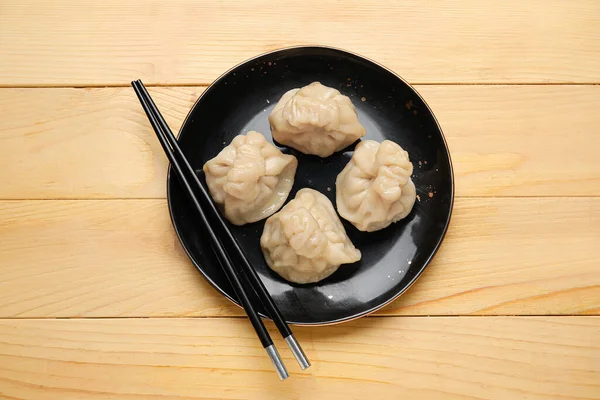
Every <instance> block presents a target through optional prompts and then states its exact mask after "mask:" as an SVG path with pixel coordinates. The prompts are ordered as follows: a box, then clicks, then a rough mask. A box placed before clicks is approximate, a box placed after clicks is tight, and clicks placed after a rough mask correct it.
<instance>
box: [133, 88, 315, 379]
mask: <svg viewBox="0 0 600 400" xmlns="http://www.w3.org/2000/svg"><path fill="white" fill-rule="evenodd" d="M131 84H132V86H133V88H134V90H135V92H136V94H137V96H138V98H139V100H140V103H141V104H142V107H143V108H144V111H145V112H146V115H147V116H148V119H149V120H150V123H151V125H152V127H153V128H154V131H155V133H156V135H157V137H158V139H159V141H160V143H161V145H162V147H163V149H164V151H165V153H166V155H167V157H168V158H169V161H170V162H171V165H172V166H173V168H174V170H175V172H176V174H177V176H178V177H179V178H180V180H181V182H182V184H183V186H184V188H185V189H186V192H187V193H188V196H189V197H190V199H191V200H192V203H193V204H194V206H195V207H196V209H197V211H198V212H199V214H200V216H201V219H202V222H203V224H204V225H205V228H206V229H207V231H208V232H209V236H210V238H211V241H212V242H213V244H214V246H213V249H214V248H215V247H216V249H214V250H215V254H216V255H217V257H218V258H219V261H220V263H221V265H222V267H223V270H224V271H225V273H226V274H227V276H228V278H229V280H230V282H231V284H232V286H233V288H234V291H235V292H236V295H237V296H238V298H239V299H240V302H241V303H242V306H243V307H244V310H245V311H246V314H247V315H248V317H249V319H250V321H251V323H252V325H253V327H254V329H255V331H256V333H257V335H258V337H259V339H260V340H261V343H262V344H263V347H264V348H265V349H266V351H267V353H268V354H269V357H270V358H271V361H272V362H273V365H274V366H275V368H276V370H277V373H278V374H279V376H280V378H281V379H285V378H286V377H287V371H286V370H285V366H284V365H283V362H282V361H281V358H280V357H279V354H278V353H277V349H276V348H275V346H274V345H273V342H272V340H271V338H270V337H269V334H268V332H267V331H266V329H265V327H264V325H263V324H262V321H261V319H260V316H259V315H258V313H257V312H256V311H255V310H254V308H253V306H252V304H251V302H250V299H249V298H248V295H247V293H246V291H245V289H244V287H243V285H242V283H241V281H240V277H239V276H238V271H237V270H236V268H235V267H234V266H233V264H232V262H231V259H230V258H229V256H228V254H227V252H226V251H225V248H224V247H223V244H222V242H221V240H220V239H219V238H218V237H217V235H216V234H215V232H214V230H213V229H212V227H211V225H210V223H209V221H208V218H207V216H206V214H205V211H204V210H203V208H202V207H201V206H200V202H199V201H198V199H197V198H196V196H195V193H196V192H195V191H194V188H195V189H196V190H197V191H199V192H200V193H201V194H202V198H203V199H204V200H205V203H206V204H207V205H208V208H209V212H210V214H212V216H213V217H215V218H216V220H217V221H218V222H219V225H220V226H221V229H222V230H223V232H224V233H225V236H226V239H227V240H228V241H229V243H230V244H231V245H232V246H233V248H234V249H235V252H236V253H237V255H238V257H239V258H240V260H241V261H242V266H243V268H244V276H245V277H246V279H247V280H248V281H249V284H250V285H251V287H252V289H253V290H254V291H255V292H256V294H257V295H258V297H259V299H260V301H261V303H263V305H264V306H265V308H266V309H267V312H268V314H269V315H270V317H271V318H272V319H273V322H274V323H275V325H276V326H277V329H278V330H279V332H280V333H281V335H282V336H283V337H284V339H285V341H286V343H287V345H288V346H289V347H290V350H291V351H292V353H293V354H294V357H295V358H296V360H297V361H298V363H299V364H300V366H301V368H302V369H306V368H308V367H309V366H310V362H309V361H308V359H307V358H306V355H305V354H304V352H303V350H302V348H301V347H300V344H299V343H298V341H297V340H296V338H295V337H294V335H293V333H292V331H291V329H290V328H289V326H288V325H287V323H286V322H285V319H284V318H283V316H282V315H281V312H280V311H279V309H278V308H277V306H276V304H275V302H274V301H273V299H272V298H271V296H270V295H269V292H268V291H267V289H266V288H265V286H264V284H263V283H262V281H261V280H260V277H259V276H258V274H257V273H256V271H255V270H254V268H253V267H252V265H251V264H250V262H249V260H248V258H247V257H246V255H245V253H244V251H243V250H242V249H241V247H240V246H239V243H238V242H237V240H236V239H235V238H234V237H233V234H232V233H231V230H230V229H229V227H228V224H227V222H226V221H225V220H224V219H223V217H222V216H221V214H220V212H219V211H218V209H217V207H216V206H215V204H214V203H213V201H212V199H211V197H210V195H209V194H208V192H207V191H206V189H205V188H204V186H203V185H202V184H201V183H200V181H199V179H198V177H197V175H196V174H195V172H194V170H193V169H192V167H191V165H190V164H189V162H188V161H187V159H186V158H185V155H184V154H183V152H182V151H181V149H180V148H179V145H178V143H177V140H176V139H175V136H174V135H173V133H172V132H171V130H170V129H169V127H168V125H167V123H166V122H165V120H164V118H163V117H162V115H161V114H160V112H159V111H158V108H157V107H156V105H155V104H154V102H153V101H152V98H151V97H150V95H149V93H148V91H147V90H146V88H145V87H144V85H143V83H142V82H141V81H140V80H138V81H134V82H132V83H131ZM171 147H172V148H171ZM181 164H183V166H182V165H181Z"/></svg>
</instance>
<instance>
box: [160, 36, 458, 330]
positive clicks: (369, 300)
mask: <svg viewBox="0 0 600 400" xmlns="http://www.w3.org/2000/svg"><path fill="white" fill-rule="evenodd" d="M313 81H320V82H321V83H323V84H324V85H327V86H331V87H334V88H337V89H339V90H340V91H341V92H342V93H343V94H345V95H347V96H350V98H351V99H352V101H353V103H354V105H355V106H356V108H357V110H358V115H359V119H360V121H361V123H362V124H363V125H364V126H365V128H366V129H367V135H366V136H365V139H374V140H377V141H381V140H384V139H390V140H393V141H395V142H397V143H399V144H400V145H401V146H402V147H403V148H404V149H405V150H407V151H408V152H409V154H410V158H411V161H412V162H413V164H414V167H415V168H414V176H413V180H414V182H415V184H416V187H417V193H418V195H419V198H420V200H418V201H417V202H416V204H415V206H414V209H413V211H412V212H411V214H410V215H409V216H408V217H407V218H406V219H404V220H402V221H400V222H398V223H396V224H392V225H391V226H390V227H388V228H386V229H384V230H381V231H378V232H374V233H363V232H360V231H358V230H357V229H355V228H354V227H353V226H352V225H350V224H349V223H347V222H345V221H344V226H345V227H346V231H347V233H348V235H349V236H350V239H351V240H352V242H353V243H354V244H355V246H356V247H357V248H358V249H360V251H361V252H362V260H361V261H360V262H358V263H356V264H352V265H343V266H341V267H340V268H339V270H338V271H337V272H336V273H334V274H333V275H332V276H330V277H329V278H327V279H325V280H323V281H321V282H319V283H317V284H309V285H296V284H291V283H289V282H287V281H285V280H283V279H282V278H280V277H279V276H278V275H277V274H275V273H274V272H272V271H271V270H270V269H269V268H268V266H267V265H266V263H265V261H264V259H263V256H262V253H261V250H260V246H259V239H260V235H261V233H262V229H263V224H264V221H261V222H257V223H254V224H250V225H245V226H243V227H232V230H233V232H234V235H235V237H236V238H237V239H238V241H239V242H240V244H241V245H242V247H243V248H244V250H245V251H246V253H247V255H248V257H249V258H250V261H251V262H252V264H253V265H254V266H255V268H256V270H257V271H258V273H259V275H260V277H261V278H262V280H263V282H264V283H265V286H266V287H267V289H268V290H269V292H270V293H271V295H272V296H273V298H274V300H275V302H276V303H277V304H278V305H279V307H280V310H281V312H282V313H283V315H284V316H285V318H286V320H287V321H288V322H289V323H293V324H330V323H336V322H341V321H346V320H350V319H354V318H357V317H360V316H363V315H365V314H368V313H370V312H372V311H374V310H377V309H379V308H381V307H383V306H384V305H386V304H388V303H389V302H391V301H392V300H394V299H395V298H396V297H398V296H399V295H400V294H402V293H403V292H404V291H405V290H406V289H407V288H408V287H409V286H410V285H411V284H412V283H413V282H414V281H415V280H416V279H417V278H418V277H419V275H420V274H421V273H422V272H423V270H424V269H425V267H426V266H427V264H428V263H429V262H430V261H431V259H432V257H433V256H434V254H435V252H436V251H437V249H438V247H439V245H440V243H441V241H442V239H443V237H444V234H445V232H446V229H447V227H448V223H449V221H450V215H451V212H452V204H453V198H454V183H453V175H452V164H451V161H450V155H449V152H448V148H447V146H446V142H445V140H444V136H443V134H442V131H441V129H440V127H439V125H438V123H437V121H436V119H435V117H434V116H433V114H432V112H431V110H430V109H429V107H428V106H427V104H426V103H425V101H424V100H423V99H422V98H421V96H420V95H419V94H418V93H417V92H416V91H415V90H414V89H413V88H412V87H411V86H410V85H408V84H407V83H406V82H405V81H404V80H402V79H401V78H400V77H399V76H397V75H395V74H394V73H393V72H391V71H389V70H388V69H386V68H384V67H382V66H381V65H378V64H376V63H374V62H373V61H370V60H367V59H365V58H362V57H360V56H358V55H355V54H351V53H347V52H345V51H341V50H337V49H332V48H326V47H295V48H289V49H283V50H279V51H274V52H272V53H268V54H264V55H261V56H259V57H257V58H254V59H251V60H248V61H246V62H244V63H243V64H241V65H238V66H236V67H235V68H233V69H231V70H230V71H228V72H226V73H225V74H224V75H223V76H221V77H220V78H219V79H217V80H216V81H215V82H214V83H213V84H212V85H211V86H210V87H209V88H208V89H207V90H206V91H205V92H204V93H203V94H202V95H201V96H200V98H199V99H198V101H197V102H196V104H195V105H194V107H193V108H192V110H191V111H190V113H189V115H188V116H187V118H186V120H185V122H184V124H183V127H182V128H181V132H180V135H179V143H180V146H181V147H182V149H183V151H184V153H185V154H186V156H187V157H188V159H189V160H190V162H191V163H192V166H193V167H194V169H195V170H198V171H201V169H202V165H203V164H204V163H205V162H206V161H207V160H209V159H210V158H212V157H214V156H215V155H217V153H218V152H219V151H221V149H222V148H223V147H224V146H225V145H226V144H229V142H230V141H231V140H232V139H233V137H234V136H236V135H239V134H245V133H247V132H248V131H249V130H256V131H258V132H261V133H262V134H264V135H265V136H266V137H267V138H269V140H271V132H270V129H269V124H268V120H267V117H268V115H269V113H270V112H271V109H272V108H273V106H274V105H275V104H276V103H277V101H278V100H279V98H280V97H281V95H283V93H285V92H286V91H287V90H290V89H292V88H296V87H301V86H304V85H307V84H309V83H311V82H313ZM284 151H289V152H290V153H292V154H294V155H295V156H296V157H298V161H299V165H298V171H297V173H296V179H295V183H294V188H293V190H292V193H291V194H290V196H289V198H288V201H289V200H290V199H292V198H293V197H294V196H295V194H296V192H297V191H298V190H299V189H300V188H303V187H310V188H313V189H316V190H318V191H319V192H321V193H323V194H325V195H326V196H327V197H329V199H330V200H331V201H332V202H333V204H334V206H335V178H336V176H337V174H338V173H339V172H340V171H341V170H342V169H343V168H344V166H345V165H346V163H347V162H348V161H349V160H350V157H351V156H352V151H351V149H348V151H344V152H340V153H336V154H334V155H332V156H331V157H328V158H326V159H321V158H318V157H315V156H307V155H304V154H302V153H299V152H297V151H294V150H288V149H285V150H284ZM168 200H169V209H170V212H171V218H172V220H173V224H174V226H175V230H176V232H177V235H178V236H179V239H180V240H181V243H182V244H183V247H184V248H185V250H186V251H187V253H188V255H189V256H190V258H191V260H192V261H193V263H194V265H195V266H196V267H197V268H198V270H199V271H200V272H201V273H202V274H203V275H204V276H205V277H206V279H208V281H209V282H210V283H211V284H212V285H213V286H214V287H215V288H216V289H217V290H219V291H220V292H221V293H223V294H224V295H225V296H227V297H228V298H229V299H231V300H233V301H234V302H236V303H238V302H237V298H236V296H235V294H234V292H233V289H232V288H231V286H230V284H229V282H228V280H227V278H226V276H225V274H224V273H223V272H222V271H221V269H220V266H219V264H218V261H217V260H216V258H215V256H214V254H213V252H212V250H211V247H210V245H209V244H208V241H207V240H206V236H205V234H204V232H203V231H202V230H201V229H199V226H200V223H199V217H197V215H196V212H195V211H194V210H193V208H192V207H191V206H190V205H189V202H188V199H187V197H186V195H185V193H184V191H183V190H182V188H181V187H180V184H179V181H178V180H177V179H175V177H174V176H173V172H172V171H169V179H168ZM342 221H343V220H342ZM253 301H254V304H256V307H257V308H258V309H259V310H261V313H262V314H263V315H264V314H265V313H264V312H263V308H262V306H261V305H260V303H259V302H258V300H256V299H253ZM238 304H239V303H238Z"/></svg>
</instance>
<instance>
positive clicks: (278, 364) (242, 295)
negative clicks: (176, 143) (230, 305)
mask: <svg viewBox="0 0 600 400" xmlns="http://www.w3.org/2000/svg"><path fill="white" fill-rule="evenodd" d="M132 86H133V88H134V90H135V92H136V94H137V96H138V98H139V100H140V103H141V104H142V107H143V108H144V111H145V112H146V115H147V116H148V119H149V120H150V123H151V125H152V128H154V131H155V133H156V136H157V137H158V139H159V141H160V143H161V145H162V147H163V149H164V151H165V153H166V154H167V157H168V158H169V161H170V162H171V165H172V166H173V168H174V169H175V171H176V172H177V176H179V178H180V180H181V183H182V184H183V186H184V187H185V189H186V191H187V193H188V194H189V195H190V196H189V197H190V200H191V201H192V203H193V204H194V206H195V207H196V209H197V211H198V212H199V214H200V217H201V219H202V222H203V224H204V225H205V228H206V230H207V231H208V233H209V236H210V238H211V240H212V242H213V244H214V247H213V249H214V250H215V252H216V254H217V257H218V259H219V261H220V262H221V265H222V267H223V270H224V271H225V273H226V274H227V278H228V279H229V281H230V282H231V285H232V286H233V289H234V291H235V293H236V295H237V296H238V298H239V299H240V302H241V303H242V306H243V307H244V310H245V311H246V314H247V315H248V318H249V319H250V322H251V323H252V326H253V327H254V330H255V331H256V334H257V336H258V338H259V340H260V342H261V344H262V345H263V347H264V348H265V350H266V351H267V354H268V355H269V358H270V359H271V361H272V362H273V365H274V366H275V369H276V371H277V374H278V375H279V378H280V379H282V380H283V379H286V378H287V377H288V373H287V370H286V368H285V366H284V364H283V361H282V360H281V357H280V356H279V353H278V352H277V349H276V348H275V345H274V344H273V341H272V340H271V337H270V336H269V332H268V331H267V329H266V328H265V326H264V324H263V322H262V320H261V319H260V316H259V315H258V313H257V312H256V310H254V308H253V306H252V303H251V302H250V299H249V297H248V295H247V293H246V291H245V289H244V287H243V286H242V283H241V281H240V279H239V277H238V275H237V273H236V270H235V268H234V267H233V264H232V262H231V260H230V258H229V256H228V255H227V252H226V251H225V248H224V247H223V244H222V243H221V241H220V240H219V238H218V237H217V236H216V234H215V232H214V231H213V230H212V228H211V226H210V224H209V222H208V219H207V218H206V215H205V214H204V211H203V209H202V207H201V206H200V203H199V202H198V199H197V198H196V197H195V195H194V191H193V189H192V187H191V186H190V184H189V182H188V181H187V179H186V178H185V174H184V172H183V170H182V168H181V166H180V165H179V163H178V161H177V159H176V158H175V155H174V153H173V151H172V150H171V148H170V147H169V144H168V140H167V135H166V133H165V132H164V131H163V130H162V127H161V124H160V123H159V120H158V119H157V114H155V113H154V112H153V110H152V108H151V107H150V104H149V101H148V99H147V98H146V94H144V91H143V90H141V87H142V86H141V82H139V81H138V82H132ZM146 93H147V92H146Z"/></svg>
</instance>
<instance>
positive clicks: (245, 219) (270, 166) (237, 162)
mask: <svg viewBox="0 0 600 400" xmlns="http://www.w3.org/2000/svg"><path fill="white" fill-rule="evenodd" d="M297 167H298V160H297V159H296V157H294V156H292V155H288V154H283V153H282V152H281V150H279V149H278V148H277V147H275V146H273V145H272V144H271V143H269V142H268V141H267V140H266V139H265V137H264V136H263V135H262V134H260V133H258V132H255V131H251V132H248V134H247V135H245V136H244V135H238V136H236V137H235V138H234V139H233V140H232V142H231V144H229V145H228V146H227V147H225V148H224V149H223V150H222V151H221V152H220V153H219V154H218V155H217V156H216V157H214V158H213V159H211V160H209V161H208V162H206V164H204V167H203V170H204V173H205V175H206V183H207V185H208V189H209V191H210V195H211V196H212V198H213V200H214V201H215V202H216V203H217V204H218V205H219V206H221V208H222V209H223V211H224V213H225V217H226V218H227V219H228V220H229V221H230V222H231V223H232V224H234V225H244V224H247V223H250V222H256V221H259V220H261V219H263V218H267V217H269V216H271V215H273V213H275V212H276V211H277V210H279V208H280V207H281V206H282V205H283V203H284V202H285V200H286V199H287V197H288V195H289V194H290V190H291V189H292V185H293V184H294V175H295V174H296V168H297Z"/></svg>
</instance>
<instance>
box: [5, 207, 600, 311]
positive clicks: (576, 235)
mask: <svg viewBox="0 0 600 400" xmlns="http://www.w3.org/2000/svg"><path fill="white" fill-rule="evenodd" d="M567 232H568V233H567ZM598 238H600V198H547V199H532V198H525V199H523V198H489V199H485V198H461V199H458V200H457V202H456V205H455V212H454V216H453V219H452V225H451V227H450V230H449V233H448V235H447V237H446V239H445V242H444V244H443V246H442V248H441V250H440V252H439V253H438V255H437V256H436V258H435V260H434V262H433V263H432V265H430V266H429V267H428V269H427V270H426V271H425V273H424V274H423V276H422V277H421V278H420V279H419V281H418V282H417V283H416V284H415V285H414V286H413V287H412V288H411V289H410V290H409V291H408V292H407V293H406V294H405V295H403V296H402V297H400V299H399V300H397V301H396V302H394V303H392V304H391V305H390V306H388V308H386V309H384V310H382V311H381V312H380V315H399V314H400V315H401V314H404V315H467V314H494V315H506V314H508V315H513V314H514V315H531V314H536V315H540V314H544V315H545V314H598V313H600V274H598V265H600V256H599V255H598V252H597V251H596V250H597V245H598ZM0 276H2V279H0V317H17V318H38V317H61V318H62V317H115V316H119V317H157V316H231V315H236V316H239V315H243V312H241V311H240V310H239V309H238V308H237V307H235V306H234V305H233V304H232V303H230V302H229V301H227V300H226V299H225V298H224V297H222V296H221V295H220V294H218V292H217V291H215V290H214V289H213V288H211V287H210V286H209V285H208V283H206V282H205V281H204V279H203V278H202V276H201V275H200V274H199V273H198V272H197V271H196V270H195V268H194V267H193V266H192V265H191V263H190V262H189V261H188V259H187V258H186V256H185V254H184V252H183V250H182V249H181V247H180V245H179V242H178V241H177V238H176V236H175V234H174V232H173V228H172V226H171V223H170V220H169V215H168V210H167V206H166V203H165V201H164V200H103V201H101V200H87V201H74V200H60V201H3V202H0Z"/></svg>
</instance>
